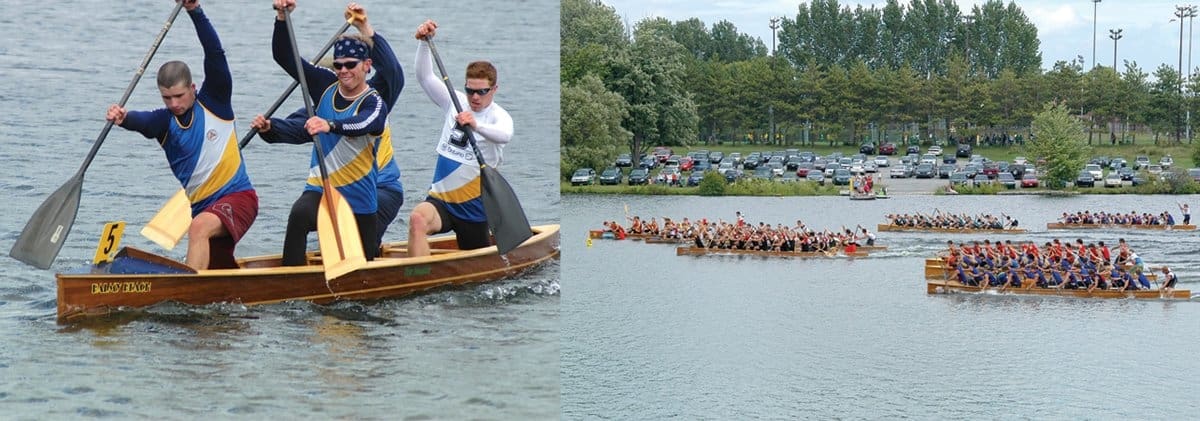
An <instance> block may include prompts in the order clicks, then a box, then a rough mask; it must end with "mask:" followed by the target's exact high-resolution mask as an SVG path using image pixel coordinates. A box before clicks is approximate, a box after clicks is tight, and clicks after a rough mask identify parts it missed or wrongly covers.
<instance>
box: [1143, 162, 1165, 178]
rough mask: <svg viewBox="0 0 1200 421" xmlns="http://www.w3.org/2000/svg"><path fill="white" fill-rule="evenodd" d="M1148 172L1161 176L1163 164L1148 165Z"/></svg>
mask: <svg viewBox="0 0 1200 421" xmlns="http://www.w3.org/2000/svg"><path fill="white" fill-rule="evenodd" d="M1146 172H1147V173H1150V175H1158V176H1161V175H1162V173H1163V167H1162V165H1147V166H1146Z"/></svg>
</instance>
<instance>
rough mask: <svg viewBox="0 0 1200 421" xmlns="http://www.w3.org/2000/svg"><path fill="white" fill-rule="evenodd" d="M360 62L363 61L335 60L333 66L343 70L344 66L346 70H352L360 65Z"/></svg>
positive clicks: (335, 68)
mask: <svg viewBox="0 0 1200 421" xmlns="http://www.w3.org/2000/svg"><path fill="white" fill-rule="evenodd" d="M360 62H361V60H354V61H343V62H336V61H335V62H333V68H334V70H342V69H343V68H345V69H346V70H350V69H353V68H355V67H358V63H360Z"/></svg>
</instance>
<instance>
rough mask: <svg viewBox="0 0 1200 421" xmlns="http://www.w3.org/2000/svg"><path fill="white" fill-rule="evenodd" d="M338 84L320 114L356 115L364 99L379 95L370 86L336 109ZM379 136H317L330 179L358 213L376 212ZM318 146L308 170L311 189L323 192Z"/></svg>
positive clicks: (330, 89)
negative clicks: (335, 100)
mask: <svg viewBox="0 0 1200 421" xmlns="http://www.w3.org/2000/svg"><path fill="white" fill-rule="evenodd" d="M337 86H338V84H336V83H334V84H332V85H329V87H328V88H326V89H325V92H324V93H323V94H322V95H321V100H320V101H319V102H318V104H317V110H316V113H317V116H318V117H321V118H324V119H326V120H342V119H347V118H350V117H353V116H354V115H356V114H357V113H358V111H359V107H360V106H361V105H362V103H363V100H364V99H366V98H368V97H370V96H372V95H376V93H375V90H374V89H371V90H368V91H367V92H364V93H363V94H362V95H359V96H358V98H357V99H355V100H354V102H352V103H351V104H350V105H349V106H347V107H345V108H341V109H339V108H337V107H336V106H334V95H335V94H336V93H337ZM376 138H377V136H372V135H370V134H366V135H361V136H342V135H338V134H333V133H321V135H320V136H318V139H319V140H320V142H321V148H322V149H323V150H324V152H325V156H323V157H321V159H323V160H324V161H325V168H326V169H327V170H328V171H329V182H330V183H331V184H332V185H333V186H334V188H336V189H338V192H339V193H341V194H342V196H343V197H345V198H346V202H348V203H349V204H350V208H351V209H352V210H353V211H354V213H355V214H360V215H361V214H369V213H375V211H376V210H377V208H378V200H377V199H378V196H377V194H376V192H375V187H376V184H375V183H376V180H375V179H376V177H377V176H378V169H377V167H376V162H375V148H376ZM317 159H318V157H317V148H316V147H315V146H314V147H313V153H312V160H311V163H310V165H309V171H308V184H307V185H306V186H305V187H304V189H305V190H308V191H316V192H320V191H322V187H321V185H322V183H321V169H320V166H319V164H318V163H317Z"/></svg>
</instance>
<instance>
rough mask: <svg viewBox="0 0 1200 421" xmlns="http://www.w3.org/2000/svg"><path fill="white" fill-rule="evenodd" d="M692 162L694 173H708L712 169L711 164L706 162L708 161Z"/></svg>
mask: <svg viewBox="0 0 1200 421" xmlns="http://www.w3.org/2000/svg"><path fill="white" fill-rule="evenodd" d="M692 162H693V163H692V172H696V171H700V172H704V171H708V170H711V169H712V165H713V164H712V163H711V162H708V160H703V161H692Z"/></svg>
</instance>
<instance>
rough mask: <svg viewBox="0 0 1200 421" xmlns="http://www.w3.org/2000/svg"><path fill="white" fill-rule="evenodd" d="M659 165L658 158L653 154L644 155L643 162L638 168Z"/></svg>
mask: <svg viewBox="0 0 1200 421" xmlns="http://www.w3.org/2000/svg"><path fill="white" fill-rule="evenodd" d="M657 166H658V158H655V157H654V156H653V155H650V156H644V157H642V162H640V163H638V168H645V169H654V167H657Z"/></svg>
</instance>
